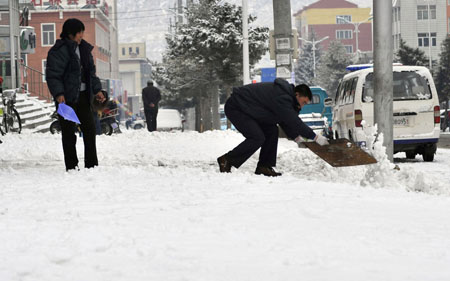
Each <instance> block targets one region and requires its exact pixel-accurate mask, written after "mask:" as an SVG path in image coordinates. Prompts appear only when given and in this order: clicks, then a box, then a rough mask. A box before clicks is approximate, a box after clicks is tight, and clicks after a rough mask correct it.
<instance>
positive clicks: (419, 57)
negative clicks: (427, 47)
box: [396, 39, 428, 66]
mask: <svg viewBox="0 0 450 281" xmlns="http://www.w3.org/2000/svg"><path fill="white" fill-rule="evenodd" d="M396 57H397V60H398V61H399V62H400V63H402V64H403V65H420V66H428V58H427V56H426V55H425V53H424V52H423V51H422V50H420V49H419V48H415V49H414V48H411V47H409V46H408V45H407V44H406V42H405V41H403V39H400V47H399V49H398V51H397V53H396Z"/></svg>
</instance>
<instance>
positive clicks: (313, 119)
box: [298, 113, 329, 142]
mask: <svg viewBox="0 0 450 281" xmlns="http://www.w3.org/2000/svg"><path fill="white" fill-rule="evenodd" d="M298 117H300V119H302V121H303V123H305V124H306V125H307V126H308V127H310V128H311V129H312V130H313V131H314V133H315V134H316V135H322V136H325V137H329V130H328V128H329V125H328V119H327V118H326V117H325V116H323V115H322V114H321V113H308V114H299V115H298ZM301 142H313V140H309V139H302V140H301Z"/></svg>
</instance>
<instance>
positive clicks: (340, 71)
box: [316, 41, 352, 98]
mask: <svg viewBox="0 0 450 281" xmlns="http://www.w3.org/2000/svg"><path fill="white" fill-rule="evenodd" d="M350 64H352V59H351V57H350V55H349V54H347V51H346V49H345V47H344V45H342V43H341V42H340V41H332V42H330V45H329V46H328V50H327V51H326V53H325V54H324V55H323V56H322V60H321V63H320V65H319V67H318V69H317V70H318V71H317V72H316V82H317V83H316V84H317V85H318V86H320V87H322V88H324V89H325V90H326V91H327V93H328V95H329V96H330V97H333V98H334V96H335V94H336V90H337V87H338V84H339V80H340V79H342V77H344V75H345V74H346V73H347V72H346V67H347V66H349V65H350Z"/></svg>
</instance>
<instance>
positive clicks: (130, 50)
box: [128, 47, 133, 55]
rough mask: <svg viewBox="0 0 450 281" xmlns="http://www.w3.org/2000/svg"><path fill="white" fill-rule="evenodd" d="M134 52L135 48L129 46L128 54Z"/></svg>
mask: <svg viewBox="0 0 450 281" xmlns="http://www.w3.org/2000/svg"><path fill="white" fill-rule="evenodd" d="M132 53H133V48H132V47H129V48H128V54H130V55H131V54H132Z"/></svg>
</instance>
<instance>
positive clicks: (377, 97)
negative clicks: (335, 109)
mask: <svg viewBox="0 0 450 281" xmlns="http://www.w3.org/2000/svg"><path fill="white" fill-rule="evenodd" d="M373 11H374V21H373V22H374V35H375V36H374V39H375V40H374V48H373V49H374V71H373V72H374V117H375V124H378V133H382V134H383V137H384V138H383V145H384V146H385V147H386V154H387V156H388V159H389V160H390V161H391V162H392V161H393V160H394V158H393V151H394V138H393V130H394V128H393V123H394V122H393V121H394V120H393V119H394V117H393V104H392V100H393V97H392V96H393V94H392V92H393V88H392V87H393V73H392V71H393V69H392V61H393V51H392V50H393V48H392V47H393V46H392V0H373Z"/></svg>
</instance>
